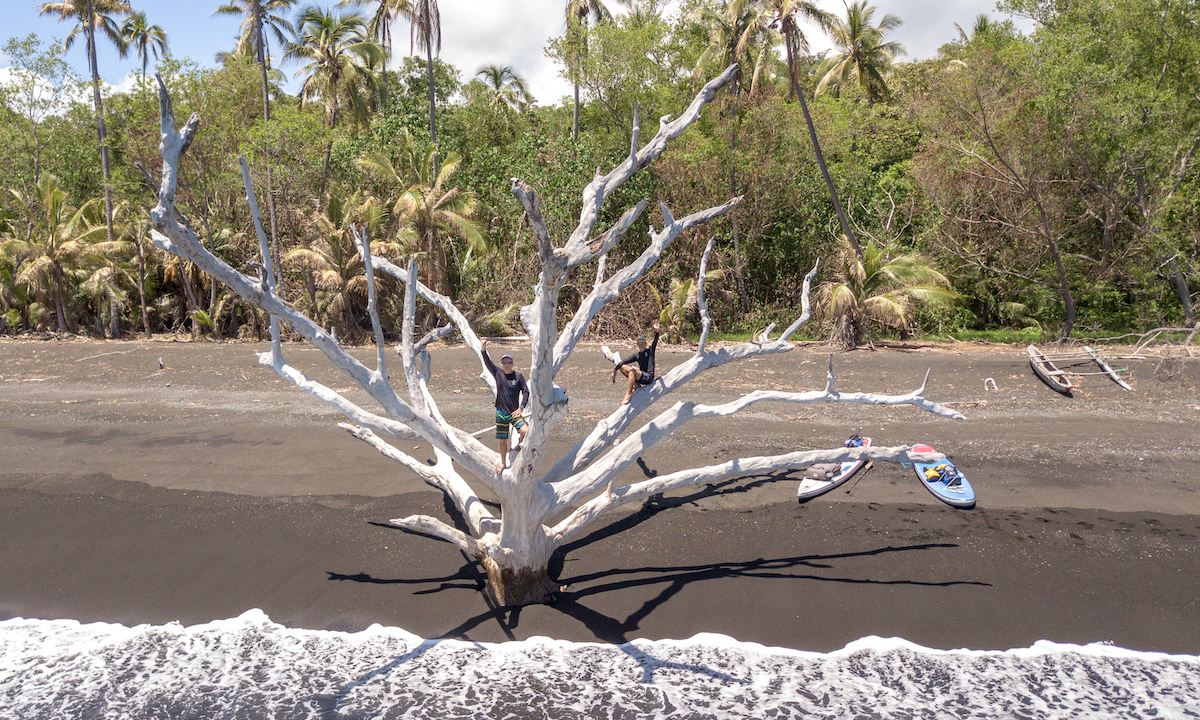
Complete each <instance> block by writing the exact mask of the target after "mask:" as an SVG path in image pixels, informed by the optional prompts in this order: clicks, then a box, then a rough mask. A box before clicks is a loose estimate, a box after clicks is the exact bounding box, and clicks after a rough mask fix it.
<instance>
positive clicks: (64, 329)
mask: <svg viewBox="0 0 1200 720" xmlns="http://www.w3.org/2000/svg"><path fill="white" fill-rule="evenodd" d="M89 4H90V3H89ZM50 273H51V275H52V283H53V285H54V312H55V313H56V314H57V315H58V332H59V334H64V335H65V334H66V333H68V332H70V327H69V326H68V325H67V309H66V306H65V305H64V304H63V293H62V283H63V277H62V268H60V267H59V266H58V264H57V263H55V264H53V265H51V271H50Z"/></svg>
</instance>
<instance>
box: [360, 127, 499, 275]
mask: <svg viewBox="0 0 1200 720" xmlns="http://www.w3.org/2000/svg"><path fill="white" fill-rule="evenodd" d="M401 139H402V141H403V142H402V144H401V147H400V159H401V165H400V166H399V167H397V166H396V165H395V164H394V163H393V162H392V161H391V160H390V159H389V158H388V157H387V156H386V155H384V154H383V153H380V152H369V153H367V154H365V155H363V156H362V157H361V158H359V159H358V162H357V164H358V166H359V167H360V168H362V169H363V170H365V171H367V173H368V174H370V175H372V176H374V177H375V178H376V179H378V180H380V181H381V182H382V183H384V184H385V185H388V186H390V187H392V188H394V189H395V190H398V191H399V195H398V196H397V197H396V200H395V202H394V203H393V204H392V222H393V223H395V224H399V225H400V226H401V227H407V228H411V229H412V231H413V232H414V233H415V234H416V240H417V245H418V247H419V248H420V250H421V253H422V254H423V255H424V256H425V257H426V262H424V263H423V264H422V267H423V269H424V271H425V277H426V280H425V282H426V284H427V285H429V287H431V288H433V289H434V290H435V291H437V292H439V293H442V294H443V295H449V294H450V276H449V271H448V268H447V263H446V249H445V246H444V244H443V243H442V242H440V241H439V239H438V236H439V234H445V233H453V234H455V235H458V236H459V237H461V238H463V239H464V240H466V241H467V243H468V245H469V246H470V249H471V251H473V252H480V253H482V252H486V251H487V249H488V246H487V240H486V239H485V238H484V236H483V232H482V229H481V228H480V226H479V224H478V223H477V222H476V221H475V220H473V219H472V218H471V216H472V215H474V214H475V208H476V206H477V204H478V203H477V202H476V200H475V195H474V194H473V193H471V192H469V191H466V190H460V189H458V188H456V187H450V186H449V181H450V176H451V175H453V174H454V172H455V171H456V170H457V169H458V164H459V162H460V159H459V157H458V155H456V154H453V153H451V154H450V155H449V156H448V157H447V158H446V161H445V163H444V164H443V165H442V166H441V167H440V168H437V167H436V165H435V163H436V162H437V160H436V158H437V148H436V147H434V145H433V144H432V143H430V144H428V145H425V146H424V147H422V146H421V145H420V144H419V143H417V141H416V140H415V139H414V138H413V136H412V133H410V132H409V131H408V129H407V128H405V129H404V130H403V132H402V135H401Z"/></svg>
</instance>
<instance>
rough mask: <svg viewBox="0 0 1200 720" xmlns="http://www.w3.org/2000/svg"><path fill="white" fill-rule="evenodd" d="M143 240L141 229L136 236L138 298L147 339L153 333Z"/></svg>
mask: <svg viewBox="0 0 1200 720" xmlns="http://www.w3.org/2000/svg"><path fill="white" fill-rule="evenodd" d="M142 241H143V238H142V233H141V231H140V230H139V231H138V232H137V234H136V235H135V237H134V245H135V246H136V247H137V261H138V299H139V300H140V302H141V306H142V329H143V330H145V331H146V339H147V340H149V339H150V338H151V337H152V335H151V334H150V313H148V312H147V311H146V253H145V249H144V248H143V247H142Z"/></svg>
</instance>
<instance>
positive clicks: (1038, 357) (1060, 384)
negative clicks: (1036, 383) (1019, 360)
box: [1026, 345, 1073, 397]
mask: <svg viewBox="0 0 1200 720" xmlns="http://www.w3.org/2000/svg"><path fill="white" fill-rule="evenodd" d="M1026 351H1028V352H1029V366H1030V367H1032V368H1033V374H1034V375H1037V376H1038V378H1039V379H1040V380H1041V381H1042V382H1044V383H1046V385H1048V386H1049V387H1050V389H1051V390H1053V391H1055V392H1058V393H1062V394H1063V395H1066V396H1067V397H1071V389H1072V388H1073V386H1072V385H1071V378H1069V377H1068V376H1067V373H1066V372H1064V371H1063V370H1060V369H1058V367H1056V366H1055V365H1054V363H1053V362H1052V361H1051V360H1050V358H1048V357H1046V353H1044V352H1042V351H1041V350H1038V349H1037V347H1035V346H1033V345H1030V346H1029V347H1028V348H1026Z"/></svg>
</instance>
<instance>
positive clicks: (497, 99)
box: [475, 65, 533, 111]
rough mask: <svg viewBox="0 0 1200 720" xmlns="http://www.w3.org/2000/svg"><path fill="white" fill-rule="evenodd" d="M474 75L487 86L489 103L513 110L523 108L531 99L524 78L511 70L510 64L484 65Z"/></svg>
mask: <svg viewBox="0 0 1200 720" xmlns="http://www.w3.org/2000/svg"><path fill="white" fill-rule="evenodd" d="M475 77H477V78H480V82H481V83H483V85H484V86H485V87H486V88H487V94H488V97H490V98H491V105H493V106H495V105H505V106H507V107H510V108H512V109H513V110H518V111H520V110H524V109H525V108H526V107H528V106H529V104H530V103H531V102H532V101H533V96H532V95H530V94H529V88H528V86H526V84H525V78H523V77H521V76H520V75H518V74H517V71H516V70H513V66H512V65H504V66H500V65H485V66H483V67H481V68H479V71H478V72H477V73H475Z"/></svg>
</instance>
